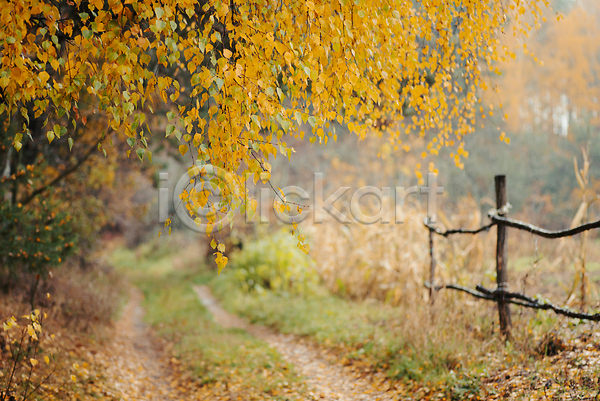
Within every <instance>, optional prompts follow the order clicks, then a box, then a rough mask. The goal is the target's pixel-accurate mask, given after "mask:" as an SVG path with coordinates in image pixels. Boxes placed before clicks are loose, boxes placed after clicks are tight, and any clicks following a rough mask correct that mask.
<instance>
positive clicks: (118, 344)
mask: <svg viewBox="0 0 600 401" xmlns="http://www.w3.org/2000/svg"><path fill="white" fill-rule="evenodd" d="M142 299H143V296H142V294H141V292H140V290H139V289H137V288H132V289H131V293H130V298H129V302H128V303H127V306H126V307H125V309H124V310H123V314H122V316H121V318H120V319H119V321H118V322H117V323H116V327H115V336H114V338H113V341H112V343H110V344H109V345H108V346H107V347H106V349H105V352H103V353H102V354H101V355H99V357H100V358H101V359H102V360H101V361H99V362H101V363H102V364H103V365H104V366H105V371H106V375H107V376H108V377H107V379H108V382H110V383H111V385H112V387H113V388H114V391H115V393H116V394H113V396H116V397H117V398H118V399H124V400H152V401H154V400H161V401H162V400H165V401H166V400H169V401H171V400H177V399H183V398H182V397H180V396H179V395H178V394H177V393H176V391H175V390H174V389H173V388H171V386H170V384H169V382H168V379H167V378H168V377H169V375H168V373H169V369H168V366H167V364H166V363H165V361H163V352H162V350H161V349H160V346H159V345H158V343H157V341H154V339H153V336H152V334H151V333H150V331H149V329H148V328H147V327H146V325H145V324H144V323H143V320H142V318H143V316H144V311H143V309H142V307H141V302H142Z"/></svg>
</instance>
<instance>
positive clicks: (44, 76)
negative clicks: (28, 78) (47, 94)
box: [38, 71, 50, 85]
mask: <svg viewBox="0 0 600 401" xmlns="http://www.w3.org/2000/svg"><path fill="white" fill-rule="evenodd" d="M38 77H39V78H40V81H41V82H42V85H46V82H47V81H48V78H50V74H48V73H47V72H46V71H42V72H40V74H39V75H38Z"/></svg>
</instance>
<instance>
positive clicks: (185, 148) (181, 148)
mask: <svg viewBox="0 0 600 401" xmlns="http://www.w3.org/2000/svg"><path fill="white" fill-rule="evenodd" d="M187 151H188V146H187V145H180V146H179V153H181V156H183V155H185V154H186V153H187Z"/></svg>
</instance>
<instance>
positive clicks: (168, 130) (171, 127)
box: [165, 124, 176, 138]
mask: <svg viewBox="0 0 600 401" xmlns="http://www.w3.org/2000/svg"><path fill="white" fill-rule="evenodd" d="M175 129H176V128H175V125H173V124H169V125H167V134H166V135H165V138H168V137H169V135H171V134H172V133H173V132H175Z"/></svg>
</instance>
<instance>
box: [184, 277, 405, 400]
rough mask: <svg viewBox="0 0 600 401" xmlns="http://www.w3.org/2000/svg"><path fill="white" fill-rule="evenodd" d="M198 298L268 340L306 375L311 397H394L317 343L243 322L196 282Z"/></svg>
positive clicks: (225, 320)
mask: <svg viewBox="0 0 600 401" xmlns="http://www.w3.org/2000/svg"><path fill="white" fill-rule="evenodd" d="M194 290H195V291H196V294H197V295H198V298H199V299H200V300H201V301H202V303H203V304H204V305H205V306H206V308H207V309H208V310H209V311H210V312H211V313H212V314H213V315H214V317H215V320H216V321H217V322H219V323H220V324H221V325H223V326H224V327H237V328H240V329H244V330H246V331H248V332H249V333H250V334H252V335H253V336H255V337H256V338H260V339H262V340H264V341H266V342H267V343H268V344H269V345H271V346H272V347H273V348H275V349H276V350H277V351H279V353H280V354H282V355H283V356H284V357H285V359H286V360H287V361H288V362H290V363H292V364H293V365H294V366H295V367H296V369H297V370H298V371H300V372H301V373H302V375H303V376H304V377H306V381H307V384H308V385H309V387H310V391H309V395H310V396H311V398H312V399H326V400H344V401H376V400H392V399H393V398H392V394H391V393H386V392H385V391H384V390H387V389H377V388H376V387H375V386H374V385H373V383H371V382H370V381H369V380H365V379H363V378H360V377H356V376H355V375H352V374H351V372H349V371H347V370H344V369H343V367H342V366H341V365H339V364H336V363H335V362H334V361H333V360H332V358H326V357H325V356H326V353H325V352H323V350H322V349H318V348H316V347H315V346H314V345H311V344H308V343H306V342H303V341H302V340H301V339H300V338H298V337H296V336H293V335H283V334H279V333H275V332H273V331H272V330H269V329H267V328H266V327H264V326H258V325H252V324H248V323H246V322H244V321H243V320H242V319H240V318H239V317H237V316H235V315H231V314H230V313H228V312H226V311H225V310H223V309H222V308H221V307H220V306H219V304H218V303H217V301H216V299H215V298H214V297H213V296H212V294H211V292H210V288H209V287H207V286H195V287H194Z"/></svg>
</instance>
